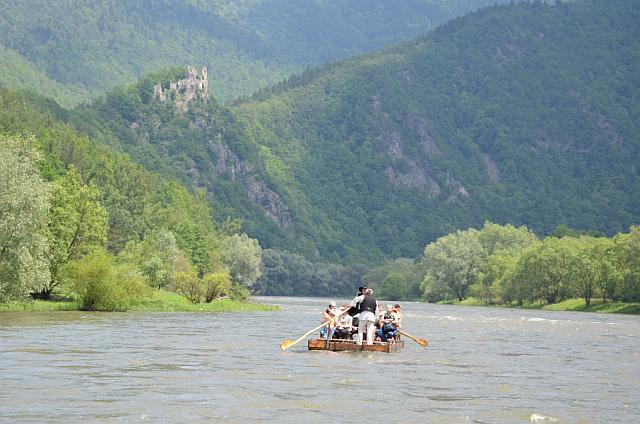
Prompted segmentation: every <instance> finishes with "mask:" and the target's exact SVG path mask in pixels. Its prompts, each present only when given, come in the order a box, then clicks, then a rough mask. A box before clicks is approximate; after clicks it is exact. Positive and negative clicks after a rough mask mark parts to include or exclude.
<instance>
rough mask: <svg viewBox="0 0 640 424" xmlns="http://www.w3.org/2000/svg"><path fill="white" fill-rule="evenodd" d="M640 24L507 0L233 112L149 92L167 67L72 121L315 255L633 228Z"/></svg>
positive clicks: (633, 18)
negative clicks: (528, 233) (499, 235)
mask: <svg viewBox="0 0 640 424" xmlns="http://www.w3.org/2000/svg"><path fill="white" fill-rule="evenodd" d="M639 19H640V5H638V4H637V2H634V1H633V0H621V1H619V2H616V3H615V7H614V6H612V5H611V3H609V2H606V1H604V0H582V1H577V2H575V3H560V4H557V5H556V6H549V5H544V4H542V3H540V2H534V3H531V4H520V5H512V6H498V7H492V8H489V9H485V10H482V11H479V12H475V13H473V14H471V15H469V16H465V17H463V18H459V19H456V20H454V21H452V22H450V23H448V24H446V25H444V26H442V27H441V28H439V29H438V30H436V31H434V32H432V33H430V34H428V35H425V36H421V37H418V38H417V39H415V40H413V41H410V42H407V43H404V44H402V45H400V46H397V47H390V48H386V49H384V50H383V51H381V52H380V53H377V54H373V55H368V56H361V57H357V58H354V59H351V60H345V61H340V62H337V63H333V64H331V65H329V66H326V67H323V68H321V69H319V70H314V71H311V72H307V73H305V74H303V75H301V76H296V77H292V78H291V79H290V80H289V81H287V82H284V83H282V84H280V85H279V86H278V87H277V89H275V90H273V92H270V91H269V90H263V91H262V92H261V94H260V95H259V96H256V97H255V99H254V100H253V101H247V102H244V103H241V104H239V105H237V106H234V107H232V108H227V107H223V106H221V105H219V104H217V103H216V102H215V101H211V102H209V104H194V105H193V107H192V108H190V110H189V111H188V112H186V113H182V114H180V113H176V110H175V108H171V107H169V105H164V106H162V105H159V104H157V103H153V102H148V101H144V100H143V98H144V97H145V93H146V92H147V91H146V90H147V88H145V87H146V86H147V85H149V86H151V84H152V83H153V82H154V81H156V80H157V79H159V78H160V79H161V78H162V75H160V74H157V75H154V76H150V77H149V78H147V79H143V80H142V81H141V82H140V83H139V84H137V85H136V86H134V87H130V88H128V89H125V90H117V91H115V92H114V93H112V94H110V95H109V96H107V98H106V99H105V100H104V101H100V102H97V103H96V104H94V105H93V106H92V107H91V108H86V109H83V108H80V109H77V110H76V111H75V112H74V116H73V118H72V119H73V120H74V122H75V123H76V125H77V126H79V127H80V128H83V129H84V130H85V131H86V132H88V133H92V135H94V136H96V137H97V138H98V139H102V140H103V141H104V142H107V143H111V144H115V145H118V147H119V148H121V149H124V150H126V151H128V152H129V153H130V154H131V155H132V157H134V158H135V159H136V160H138V161H140V162H142V163H144V164H145V165H146V166H148V167H150V168H151V169H155V170H158V171H160V172H170V173H175V174H176V176H178V177H179V178H181V179H182V180H183V181H191V183H192V184H193V185H194V186H197V187H205V188H207V190H208V192H209V193H210V195H211V201H212V202H214V204H215V205H216V206H217V207H216V208H214V209H216V210H217V211H218V213H220V214H222V215H218V218H221V217H222V216H224V215H226V214H229V215H234V216H240V217H242V218H244V219H245V221H246V229H247V230H248V232H249V233H250V234H251V235H252V236H255V237H257V238H259V239H260V240H261V243H262V244H263V246H265V247H274V248H278V249H283V250H292V251H297V252H300V253H303V254H305V255H306V256H307V257H311V258H322V259H324V260H329V261H335V262H346V263H354V262H359V261H362V262H375V261H379V260H381V259H383V258H388V257H397V256H407V257H415V256H416V255H417V254H418V253H419V252H420V251H421V250H422V248H423V247H424V245H425V244H426V243H427V242H429V241H432V240H434V239H435V238H436V237H438V236H440V235H443V234H446V233H448V232H451V231H452V230H454V229H456V228H464V227H468V226H471V225H480V224H481V223H482V222H483V221H484V220H485V219H490V220H492V221H494V222H512V223H514V224H517V225H521V224H525V225H528V226H530V227H531V228H532V229H533V230H535V231H536V232H538V233H541V234H544V233H548V232H550V231H551V230H552V229H553V228H554V227H555V226H557V225H559V224H568V225H570V226H572V227H575V228H579V229H589V230H600V231H603V232H606V233H614V232H619V231H626V230H627V229H628V226H629V225H631V224H637V223H638V222H639V221H640V168H639V165H638V163H639V161H638V160H637V159H638V158H640V115H639V114H640V110H639V109H638V108H637V105H638V99H639V98H640V80H639V78H640V33H639V30H638V27H637V25H635V23H636V22H638V21H640V20H639ZM168 76H169V75H165V77H168ZM133 127H136V128H135V129H133Z"/></svg>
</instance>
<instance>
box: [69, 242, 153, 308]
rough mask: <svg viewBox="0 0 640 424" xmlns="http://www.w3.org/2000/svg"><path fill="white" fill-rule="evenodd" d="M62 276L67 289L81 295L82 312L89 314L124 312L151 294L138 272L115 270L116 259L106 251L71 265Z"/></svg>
mask: <svg viewBox="0 0 640 424" xmlns="http://www.w3.org/2000/svg"><path fill="white" fill-rule="evenodd" d="M61 276H62V279H63V281H64V286H65V287H68V288H70V289H72V290H73V291H74V292H75V293H76V294H77V295H78V297H79V299H80V308H81V309H83V310H87V311H124V310H126V309H127V307H128V304H129V301H131V300H133V299H136V298H140V297H144V296H145V295H146V294H147V291H148V289H147V288H146V285H145V283H144V280H143V279H142V277H140V276H139V275H138V274H137V273H136V272H135V270H133V269H132V268H130V267H128V266H126V265H123V266H117V267H116V266H114V264H113V257H112V256H111V255H110V254H109V253H107V252H105V251H104V250H98V251H95V252H92V253H90V254H89V255H87V256H85V257H83V258H80V259H77V260H74V261H71V262H69V263H67V264H66V265H65V266H64V267H63V268H62V270H61Z"/></svg>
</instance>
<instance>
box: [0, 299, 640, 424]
mask: <svg viewBox="0 0 640 424" xmlns="http://www.w3.org/2000/svg"><path fill="white" fill-rule="evenodd" d="M261 300H262V301H265V302H269V303H276V304H279V305H282V306H283V310H282V311H280V312H275V313H269V312H267V313H250V314H249V313H247V314H203V313H149V314H128V313H122V314H119V313H108V314H105V313H86V312H55V313H2V314H0V375H1V376H2V379H1V381H2V386H3V387H2V390H1V391H0V422H5V421H7V422H15V421H21V422H60V423H62V422H64V423H66V422H78V421H87V420H88V421H94V422H96V421H98V422H139V421H150V422H176V423H178V422H180V423H181V422H201V421H212V420H214V421H217V420H225V421H228V422H246V421H260V420H265V421H275V420H277V421H280V422H324V421H326V420H327V419H332V420H337V422H344V421H354V420H356V421H357V420H363V419H368V420H374V421H377V422H420V423H422V422H443V423H449V422H451V423H458V422H460V423H462V422H477V423H514V422H523V423H534V422H535V423H547V422H572V423H575V422H584V423H592V422H593V423H596V422H620V423H629V422H637V421H639V420H640V406H639V404H640V402H639V400H640V396H639V395H638V393H640V383H639V382H638V381H639V380H640V378H639V377H640V365H639V364H640V317H635V316H620V315H594V314H583V313H562V312H559V313H554V312H546V311H520V310H510V309H498V308H496V309H488V308H465V307H457V306H437V305H428V304H418V303H407V304H405V308H404V310H405V312H406V314H405V317H406V318H405V329H406V330H407V331H409V332H411V333H412V334H415V335H417V336H419V337H426V338H428V339H429V347H428V348H426V349H425V348H421V347H419V346H418V345H417V344H415V343H413V342H412V341H411V340H408V339H407V340H405V346H406V347H405V349H404V351H402V352H400V353H396V354H383V353H355V352H341V353H335V352H308V351H306V346H305V344H304V343H300V344H299V345H297V346H294V347H293V348H291V350H290V351H286V352H281V351H280V349H279V347H278V343H279V342H280V341H281V340H282V339H284V338H297V337H298V336H299V335H300V334H302V333H304V332H306V331H307V330H308V329H310V328H312V327H314V326H315V325H317V322H318V320H319V319H320V311H321V310H322V308H323V307H324V306H325V304H326V303H327V302H326V300H325V299H295V298H263V299H261Z"/></svg>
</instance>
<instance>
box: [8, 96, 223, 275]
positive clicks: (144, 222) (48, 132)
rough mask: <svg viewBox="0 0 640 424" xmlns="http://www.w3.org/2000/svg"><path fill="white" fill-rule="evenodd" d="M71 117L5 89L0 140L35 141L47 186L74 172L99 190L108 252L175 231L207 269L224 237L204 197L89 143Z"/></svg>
mask: <svg viewBox="0 0 640 424" xmlns="http://www.w3.org/2000/svg"><path fill="white" fill-rule="evenodd" d="M66 116H67V112H66V111H65V110H64V109H62V108H60V107H59V106H58V105H57V104H55V103H54V102H52V101H51V100H48V99H44V98H42V97H40V96H37V95H25V94H23V93H21V94H16V93H13V92H11V91H9V90H7V89H4V88H2V89H0V135H8V136H16V135H22V136H26V137H32V138H31V140H32V143H33V145H34V147H37V148H38V149H39V150H40V151H41V152H42V153H43V156H44V160H43V163H42V164H41V166H40V167H41V174H42V176H43V177H44V178H45V179H46V180H49V181H55V180H56V179H59V178H61V177H63V176H64V175H65V174H67V172H68V170H69V169H70V168H71V167H73V168H75V169H76V170H77V171H78V173H79V175H80V176H81V178H82V182H83V184H90V183H91V184H95V186H96V187H97V189H98V190H99V193H100V203H101V204H102V205H103V206H104V208H105V209H106V212H107V214H108V225H107V238H108V245H107V247H108V249H109V251H111V252H113V253H118V252H122V251H123V250H126V248H129V249H131V248H132V247H135V243H139V242H141V241H143V240H145V239H147V241H148V239H149V238H153V237H155V236H156V235H157V234H158V233H159V232H161V231H166V230H170V231H172V232H173V234H174V235H175V238H176V241H177V244H178V246H179V247H180V249H182V250H183V251H184V252H185V254H186V255H187V256H188V258H189V260H190V261H191V262H192V263H193V264H194V265H195V266H198V267H201V266H206V264H207V263H208V262H209V257H208V256H207V255H208V251H211V250H212V249H219V239H220V237H219V235H218V234H217V232H216V229H215V226H214V224H213V221H212V219H211V209H210V208H209V206H208V205H207V202H206V199H205V197H204V195H203V194H202V193H193V192H191V191H189V190H187V189H186V188H185V187H184V186H181V185H180V184H178V183H176V182H175V181H172V179H171V178H168V177H161V176H158V175H155V174H152V173H150V172H149V171H147V170H146V169H144V168H143V167H142V166H140V165H139V164H137V163H135V162H133V161H131V160H130V159H129V157H127V156H126V155H124V154H121V153H117V152H115V151H113V150H112V149H110V148H108V147H106V146H104V145H101V144H98V143H95V142H93V141H91V140H89V139H88V138H87V137H86V136H84V135H82V134H80V133H78V132H77V131H75V130H74V129H73V128H71V127H70V126H69V125H67V124H65V123H64V122H63V119H65V118H66ZM130 243H132V244H130ZM203 252H204V253H203ZM147 259H148V258H147Z"/></svg>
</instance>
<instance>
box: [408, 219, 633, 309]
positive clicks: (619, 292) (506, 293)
mask: <svg viewBox="0 0 640 424" xmlns="http://www.w3.org/2000/svg"><path fill="white" fill-rule="evenodd" d="M491 240H499V241H500V244H501V245H502V246H504V245H505V243H504V242H507V244H508V245H509V247H500V248H498V249H492V247H491V246H492V242H491ZM420 268H421V269H422V270H423V272H424V280H423V282H422V285H421V287H422V289H423V291H424V296H425V298H427V299H428V300H430V301H438V300H443V299H444V300H447V299H456V300H458V301H461V300H464V299H465V298H467V296H468V295H469V293H472V294H473V295H474V297H475V298H477V299H482V300H483V301H484V303H485V304H493V303H501V304H511V303H512V302H515V303H517V304H518V305H523V304H525V303H526V302H529V303H531V302H536V301H542V302H544V303H548V304H554V303H557V302H559V301H562V300H565V299H569V298H574V297H580V298H582V299H584V304H585V305H586V307H589V306H590V304H591V300H592V299H594V298H598V299H600V300H601V301H602V302H605V303H606V302H607V301H608V300H614V301H625V302H638V301H640V274H639V271H640V228H639V227H632V228H631V231H630V233H628V234H622V233H621V234H617V235H615V236H614V237H612V238H606V237H592V236H586V235H581V236H578V237H571V236H565V237H562V238H557V237H553V236H549V237H546V238H545V239H544V240H542V241H539V240H538V239H537V238H536V237H535V235H533V234H532V233H530V232H529V231H528V230H527V229H526V228H525V227H520V228H514V227H512V226H506V227H501V226H499V225H496V224H491V223H485V226H484V227H483V228H482V229H481V230H474V229H472V228H471V229H469V230H466V231H457V232H455V233H453V234H450V235H447V236H444V237H441V238H439V239H438V240H436V241H435V242H433V243H431V244H429V245H428V246H427V247H426V248H425V252H424V256H423V258H422V260H421V266H420Z"/></svg>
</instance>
